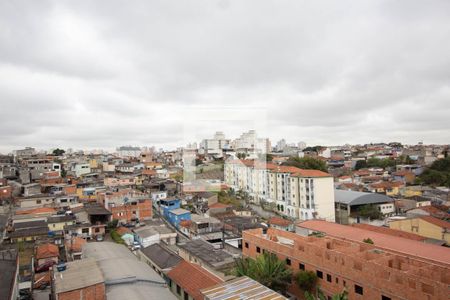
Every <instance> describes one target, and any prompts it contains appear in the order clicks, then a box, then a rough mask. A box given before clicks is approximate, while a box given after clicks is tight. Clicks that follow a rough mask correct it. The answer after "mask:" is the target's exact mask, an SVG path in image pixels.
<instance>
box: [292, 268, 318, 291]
mask: <svg viewBox="0 0 450 300" xmlns="http://www.w3.org/2000/svg"><path fill="white" fill-rule="evenodd" d="M295 281H296V282H297V285H298V287H299V288H300V289H301V290H303V291H305V292H312V291H313V290H314V288H315V287H316V285H317V275H316V273H314V272H313V271H300V272H298V273H297V274H296V275H295Z"/></svg>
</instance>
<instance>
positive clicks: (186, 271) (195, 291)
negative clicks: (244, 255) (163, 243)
mask: <svg viewBox="0 0 450 300" xmlns="http://www.w3.org/2000/svg"><path fill="white" fill-rule="evenodd" d="M167 276H168V277H169V278H170V279H171V280H173V281H174V282H175V283H176V284H178V285H179V286H180V287H181V288H182V289H183V290H185V291H186V292H187V293H188V294H189V295H191V296H192V297H193V298H194V299H195V300H203V296H202V294H201V292H200V290H201V289H206V288H208V287H211V286H214V285H216V284H219V283H222V282H223V280H222V279H220V278H219V277H217V276H215V275H213V274H211V273H209V272H208V271H206V270H205V269H203V268H202V267H200V266H199V265H195V264H191V263H189V262H187V261H184V260H183V261H182V262H180V263H179V264H178V265H176V266H175V267H174V268H173V269H172V270H170V271H169V272H168V273H167Z"/></svg>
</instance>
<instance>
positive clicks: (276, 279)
mask: <svg viewBox="0 0 450 300" xmlns="http://www.w3.org/2000/svg"><path fill="white" fill-rule="evenodd" d="M234 273H235V275H236V276H248V277H250V278H252V279H254V280H256V281H258V282H259V283H261V284H262V285H265V286H267V287H268V288H270V289H272V290H275V291H282V290H284V289H286V287H287V285H288V284H289V283H290V282H291V277H292V271H291V270H290V269H289V268H288V267H287V266H286V262H284V261H282V260H279V259H278V257H277V256H276V255H275V254H272V253H263V254H262V255H259V256H258V257H257V258H256V259H255V260H254V259H250V258H243V259H238V260H237V262H236V268H235V272H234Z"/></svg>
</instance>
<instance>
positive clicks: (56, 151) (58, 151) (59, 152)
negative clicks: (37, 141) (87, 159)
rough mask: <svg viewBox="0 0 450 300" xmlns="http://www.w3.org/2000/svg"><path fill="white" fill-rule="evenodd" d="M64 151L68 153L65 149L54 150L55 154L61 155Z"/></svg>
mask: <svg viewBox="0 0 450 300" xmlns="http://www.w3.org/2000/svg"><path fill="white" fill-rule="evenodd" d="M64 153H66V151H64V150H63V149H59V148H56V149H55V150H53V155H55V156H61V155H63V154H64Z"/></svg>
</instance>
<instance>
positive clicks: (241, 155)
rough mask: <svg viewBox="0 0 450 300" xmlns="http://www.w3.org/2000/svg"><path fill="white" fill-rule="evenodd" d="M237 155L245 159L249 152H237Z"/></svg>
mask: <svg viewBox="0 0 450 300" xmlns="http://www.w3.org/2000/svg"><path fill="white" fill-rule="evenodd" d="M236 156H237V158H239V159H245V158H246V157H247V154H246V153H238V154H236Z"/></svg>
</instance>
